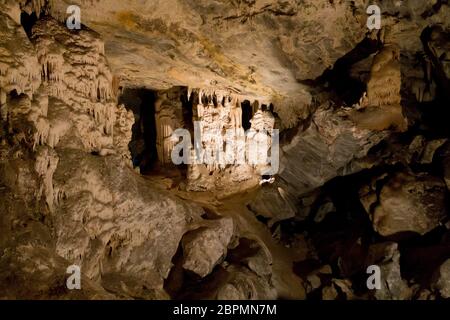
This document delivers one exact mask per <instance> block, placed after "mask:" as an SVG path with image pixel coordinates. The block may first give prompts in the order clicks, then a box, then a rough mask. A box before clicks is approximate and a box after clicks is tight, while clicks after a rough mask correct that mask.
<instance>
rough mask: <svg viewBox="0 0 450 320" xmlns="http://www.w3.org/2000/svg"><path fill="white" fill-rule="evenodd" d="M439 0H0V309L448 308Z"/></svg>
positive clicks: (445, 29)
mask: <svg viewBox="0 0 450 320" xmlns="http://www.w3.org/2000/svg"><path fill="white" fill-rule="evenodd" d="M447 2H448V1H435V0H429V1H392V2H383V3H380V6H381V11H382V29H381V30H379V31H377V30H374V31H372V32H370V31H368V30H367V28H366V21H367V17H368V15H367V13H366V6H367V1H363V0H357V1H337V0H335V1H317V0H305V1H294V0H283V1H282V0H251V1H248V0H233V1H225V0H215V1H209V0H200V1H194V0H157V1H128V0H127V1H113V0H104V1H84V0H74V1H68V0H52V1H45V0H19V1H16V0H0V298H1V299H12V298H15V299H16V298H19V299H23V298H25V299H26V298H30V299H42V298H50V299H121V298H125V299H130V298H131V299H168V298H175V299H183V298H184V299H192V298H201V299H303V298H312V299H336V300H339V299H348V300H350V299H373V298H375V299H396V300H403V299H442V298H448V297H449V293H448V282H449V280H448V261H449V260H448V258H449V254H450V253H449V241H450V240H449V239H450V233H449V228H448V226H449V215H448V209H449V208H448V203H447V202H448V201H447V199H448V196H449V194H448V186H449V181H450V179H449V176H450V174H449V172H450V169H449V168H450V166H449V159H450V158H449V152H448V142H447V141H448V138H449V137H450V130H448V123H447V122H448V116H449V114H448V113H449V112H448V110H447V108H445V106H448V105H449V103H450V96H449V92H450V85H449V74H450V69H449V66H450V63H449V59H448V57H449V55H448V51H449V45H450V38H449V35H450V32H449V28H450V19H449V16H450V14H449V13H450V7H449V6H448V3H447ZM69 4H77V5H79V6H80V8H81V19H82V21H81V22H82V24H83V28H82V29H81V30H69V29H68V28H67V27H66V25H65V19H66V17H67V14H66V9H67V6H68V5H69ZM138 100H139V102H138V103H136V101H138ZM118 101H120V103H118ZM227 108H228V109H229V110H228V109H227ZM225 109H227V110H225ZM205 110H206V111H205ZM224 110H225V111H224ZM195 120H202V123H201V125H202V126H203V129H205V128H216V129H219V131H221V132H220V134H219V135H220V136H222V137H223V135H224V132H223V131H224V130H225V129H227V128H232V129H233V130H235V131H239V132H241V133H242V131H243V130H244V128H252V129H254V130H256V131H258V130H259V131H263V130H265V129H267V128H270V129H272V128H275V129H280V130H281V135H280V141H281V147H280V151H281V152H280V164H281V166H280V170H279V172H278V173H277V174H275V175H272V174H271V175H265V174H264V173H261V172H256V171H253V169H256V167H257V166H253V169H252V168H250V167H251V165H248V166H247V165H246V166H243V165H237V164H236V163H234V164H233V165H231V166H228V165H223V164H214V163H213V164H208V165H202V167H201V169H199V170H196V169H195V167H193V166H179V167H176V166H173V165H172V163H171V161H170V160H171V159H170V151H171V149H172V148H173V147H174V144H175V142H176V141H173V140H172V136H171V134H172V133H173V132H174V130H176V129H177V128H178V127H184V128H187V129H189V130H190V132H191V133H192V131H193V127H194V124H193V121H195ZM136 132H138V133H139V136H138V137H136V136H135V135H136ZM247 138H248V137H247ZM250 138H251V137H250ZM213 140H214V139H210V137H206V134H205V132H203V131H202V137H201V142H200V143H201V144H202V145H203V147H205V148H206V149H207V150H208V152H211V154H212V155H215V152H216V149H217V148H219V149H220V148H222V147H223V148H225V149H227V146H225V145H223V143H222V142H223V141H222V140H220V139H218V140H217V141H216V140H214V141H213ZM130 150H131V152H130ZM238 153H240V154H241V155H243V154H245V151H243V150H238ZM260 153H261V154H262V155H264V156H268V152H267V150H266V151H261V152H260ZM139 157H142V159H141V158H139ZM138 158H139V159H138ZM131 160H132V161H133V163H132V161H131ZM137 167H140V170H138V168H137ZM197 169H198V168H197ZM444 182H445V183H444ZM445 184H447V188H446V187H445ZM197 191H206V192H197ZM386 241H390V242H386ZM400 257H401V259H400ZM72 264H76V265H79V266H81V271H82V280H81V282H82V290H69V289H68V288H67V287H66V284H65V280H66V278H67V276H68V274H67V272H66V268H67V267H68V266H69V265H72ZM373 264H375V265H378V266H379V267H380V268H381V273H382V274H381V286H382V288H381V289H380V290H376V291H372V290H369V289H368V288H367V286H366V280H367V273H366V268H367V266H369V265H373Z"/></svg>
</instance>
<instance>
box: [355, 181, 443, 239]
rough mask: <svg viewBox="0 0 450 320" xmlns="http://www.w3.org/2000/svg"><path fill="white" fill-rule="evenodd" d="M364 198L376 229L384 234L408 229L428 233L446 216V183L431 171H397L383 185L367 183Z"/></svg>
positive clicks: (362, 198)
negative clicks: (414, 172) (423, 173)
mask: <svg viewBox="0 0 450 320" xmlns="http://www.w3.org/2000/svg"><path fill="white" fill-rule="evenodd" d="M361 201H362V203H363V205H364V206H365V208H366V211H367V212H368V213H369V214H370V216H371V219H372V223H373V226H374V229H375V230H376V231H377V232H379V233H380V234H381V235H383V236H388V235H393V234H395V233H399V232H406V231H411V232H417V233H419V234H425V233H427V232H429V231H431V230H432V229H434V228H435V227H437V226H438V225H439V222H440V221H442V220H443V219H444V218H445V217H446V206H445V185H444V183H443V181H442V180H441V179H439V178H436V177H432V176H429V175H419V176H416V175H412V174H408V173H397V174H395V175H394V176H393V177H390V178H388V180H387V181H386V182H385V184H383V186H382V187H381V189H377V188H376V187H375V189H373V186H372V187H369V188H367V187H364V188H363V189H362V190H361Z"/></svg>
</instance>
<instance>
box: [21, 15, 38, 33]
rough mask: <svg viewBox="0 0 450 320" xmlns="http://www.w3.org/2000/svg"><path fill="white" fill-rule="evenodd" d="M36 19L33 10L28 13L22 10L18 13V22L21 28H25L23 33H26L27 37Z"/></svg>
mask: <svg viewBox="0 0 450 320" xmlns="http://www.w3.org/2000/svg"><path fill="white" fill-rule="evenodd" d="M36 21H37V16H36V13H35V12H33V13H32V14H28V13H26V12H24V11H22V12H21V14H20V24H21V25H22V27H23V29H24V30H25V33H26V34H27V36H28V38H30V37H31V29H32V28H33V26H34V24H35V23H36Z"/></svg>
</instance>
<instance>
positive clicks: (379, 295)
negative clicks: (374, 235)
mask: <svg viewBox="0 0 450 320" xmlns="http://www.w3.org/2000/svg"><path fill="white" fill-rule="evenodd" d="M366 264H367V265H373V264H375V265H377V266H379V267H380V269H381V279H380V280H381V289H380V290H377V289H375V290H374V291H375V292H374V295H375V298H376V299H378V300H408V299H410V298H411V295H412V291H411V289H410V288H409V287H408V285H407V283H406V281H405V280H403V279H402V277H401V272H400V252H399V251H398V245H397V244H396V243H389V242H387V243H379V244H375V245H372V246H371V247H370V248H369V252H368V257H367V260H366Z"/></svg>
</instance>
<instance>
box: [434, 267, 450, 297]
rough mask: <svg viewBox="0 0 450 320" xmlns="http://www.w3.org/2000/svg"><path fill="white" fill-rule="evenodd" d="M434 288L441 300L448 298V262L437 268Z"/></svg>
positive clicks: (449, 270)
mask: <svg viewBox="0 0 450 320" xmlns="http://www.w3.org/2000/svg"><path fill="white" fill-rule="evenodd" d="M436 288H437V289H438V290H439V293H440V294H441V296H442V297H443V298H446V299H448V298H450V260H447V261H445V262H444V263H443V264H442V265H441V266H440V267H439V270H438V280H437V282H436Z"/></svg>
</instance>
